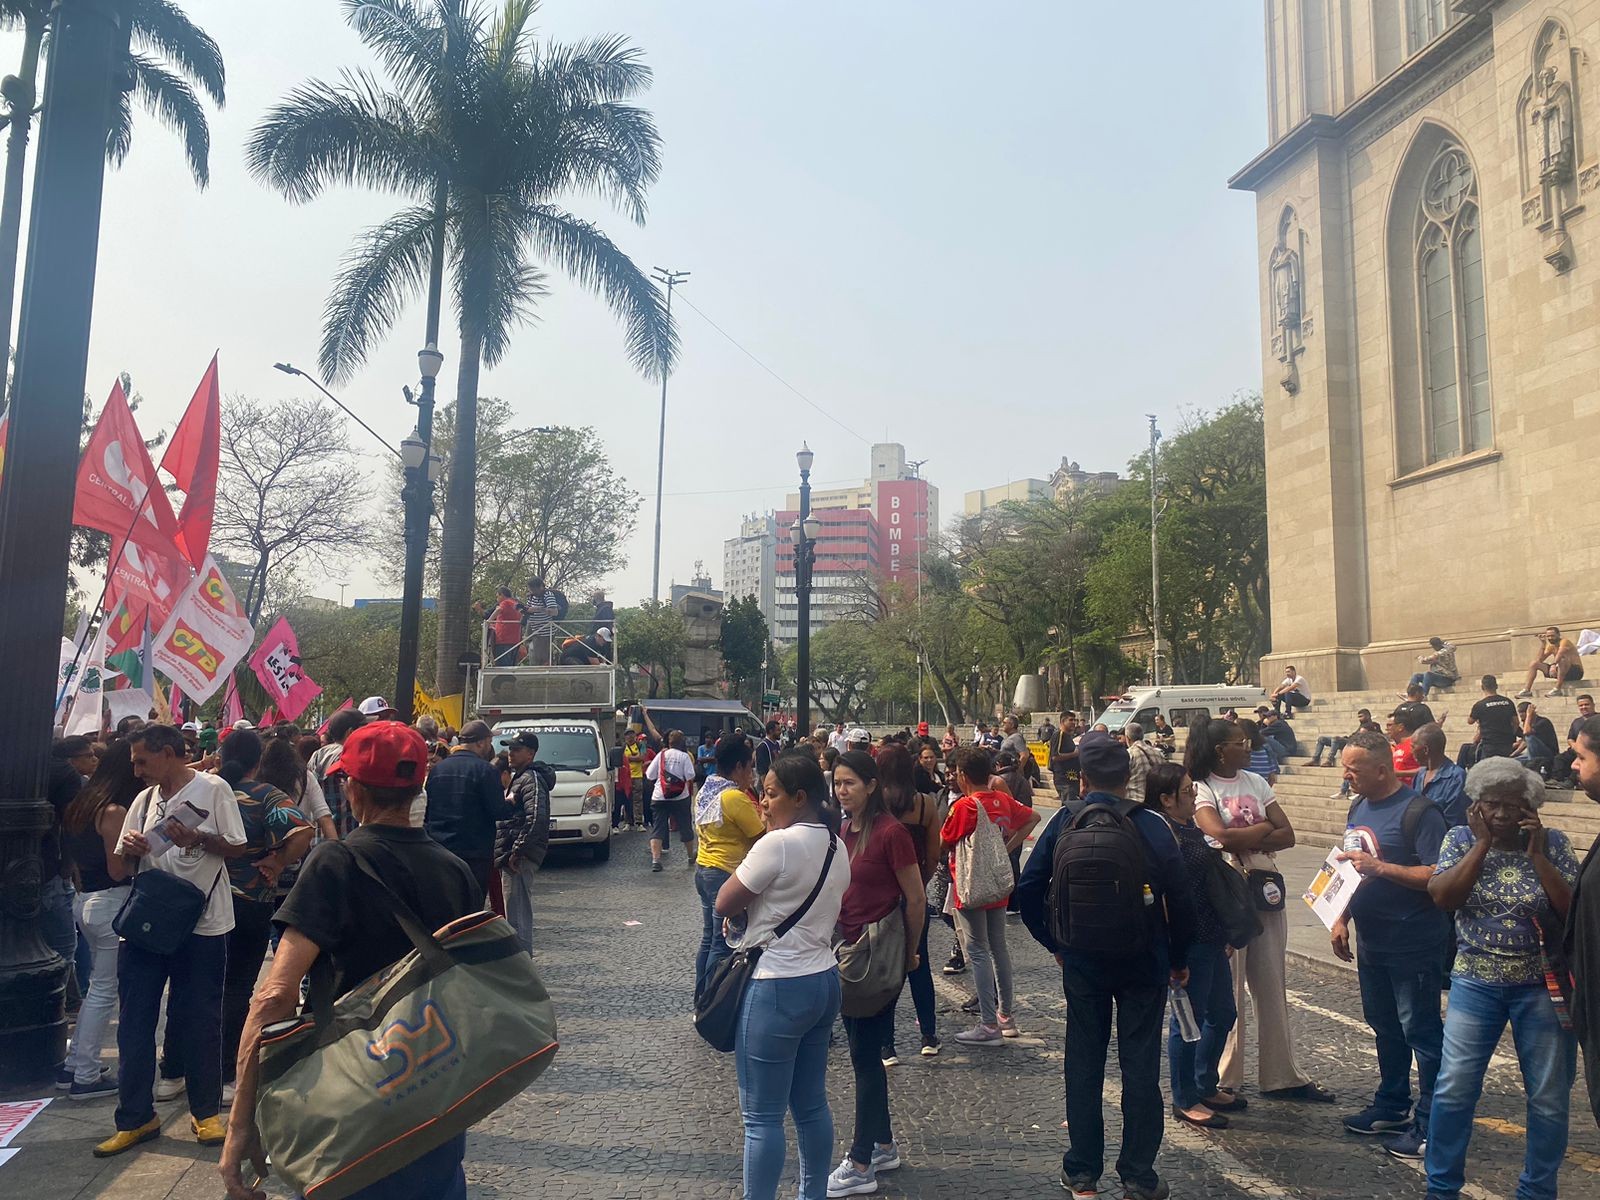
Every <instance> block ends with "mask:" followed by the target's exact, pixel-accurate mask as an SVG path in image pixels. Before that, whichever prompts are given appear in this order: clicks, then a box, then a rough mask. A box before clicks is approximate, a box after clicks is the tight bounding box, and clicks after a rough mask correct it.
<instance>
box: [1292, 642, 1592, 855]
mask: <svg viewBox="0 0 1600 1200" xmlns="http://www.w3.org/2000/svg"><path fill="white" fill-rule="evenodd" d="M1593 661H1594V660H1592V659H1590V660H1586V662H1593ZM1540 682H1542V683H1544V686H1543V687H1536V688H1535V689H1534V699H1533V703H1534V704H1535V706H1537V708H1538V710H1539V713H1540V715H1542V716H1544V717H1547V718H1549V720H1550V723H1551V724H1552V725H1554V726H1555V729H1556V737H1557V739H1558V740H1559V741H1560V742H1561V745H1560V747H1558V749H1562V750H1564V749H1566V736H1567V727H1568V726H1569V725H1571V724H1572V720H1573V718H1574V717H1576V716H1577V715H1578V707H1577V703H1576V701H1575V700H1574V699H1573V697H1574V696H1576V695H1577V694H1579V693H1580V692H1584V691H1585V690H1588V691H1590V692H1591V693H1592V694H1594V695H1596V696H1597V697H1600V682H1596V683H1595V685H1594V686H1593V687H1592V688H1586V685H1585V684H1584V683H1581V682H1580V683H1579V684H1576V685H1574V686H1572V687H1570V688H1569V689H1568V690H1569V691H1570V692H1571V693H1572V694H1571V695H1568V696H1556V697H1546V696H1545V695H1544V693H1545V692H1546V691H1548V690H1549V689H1550V685H1549V683H1547V682H1544V681H1540ZM1518 686H1519V681H1517V680H1507V681H1506V683H1505V686H1504V687H1503V688H1502V692H1503V693H1504V694H1506V695H1510V694H1512V693H1513V692H1515V691H1516V690H1517V688H1518ZM1481 695H1482V693H1481V692H1480V691H1479V690H1478V688H1477V686H1476V684H1475V683H1473V684H1468V683H1466V682H1463V683H1461V684H1458V685H1457V686H1456V687H1455V689H1453V690H1451V691H1444V692H1440V691H1437V690H1436V691H1435V692H1434V693H1433V695H1432V696H1431V697H1430V698H1429V700H1428V706H1429V707H1430V708H1432V709H1433V714H1434V717H1435V719H1438V718H1441V717H1442V718H1443V719H1444V732H1445V738H1446V739H1447V740H1446V750H1447V752H1448V753H1449V755H1450V756H1451V758H1454V757H1455V753H1456V750H1457V748H1458V747H1459V746H1460V745H1461V743H1462V742H1463V741H1470V740H1471V739H1472V727H1471V726H1470V725H1468V724H1467V713H1468V712H1470V711H1471V709H1472V706H1473V704H1475V703H1476V702H1477V701H1478V699H1479V698H1480V697H1481ZM1400 702H1401V696H1400V694H1399V689H1397V688H1395V689H1390V690H1388V691H1374V692H1336V693H1334V694H1333V695H1331V696H1328V697H1326V698H1323V697H1319V698H1317V699H1316V700H1313V701H1312V703H1311V706H1310V707H1309V708H1302V709H1299V710H1298V711H1297V712H1296V715H1295V717H1294V720H1293V721H1292V722H1291V724H1292V725H1293V726H1294V731H1295V735H1296V738H1297V740H1298V742H1299V746H1298V750H1299V752H1300V753H1299V754H1298V755H1295V756H1291V757H1290V758H1289V759H1288V761H1287V762H1285V763H1284V765H1283V771H1282V774H1280V775H1279V777H1278V784H1277V788H1276V791H1277V795H1278V802H1279V803H1280V804H1281V805H1282V806H1283V810H1284V812H1285V813H1287V814H1288V816H1289V819H1290V821H1292V822H1293V823H1294V827H1295V832H1296V834H1297V835H1298V837H1299V840H1300V842H1301V843H1302V844H1304V845H1317V846H1334V845H1337V844H1338V843H1339V841H1340V839H1341V838H1342V837H1343V835H1344V826H1345V814H1346V813H1347V811H1348V810H1349V807H1350V805H1349V801H1348V800H1346V799H1342V798H1335V797H1334V793H1336V792H1337V791H1338V790H1339V784H1340V783H1341V782H1342V779H1343V775H1342V774H1341V772H1340V771H1339V770H1338V769H1337V768H1329V767H1313V766H1311V765H1310V762H1311V751H1312V749H1313V748H1314V747H1315V745H1316V742H1317V738H1319V737H1322V736H1328V737H1344V736H1346V735H1348V734H1349V733H1350V732H1351V731H1352V730H1353V729H1355V727H1356V716H1355V714H1356V710H1357V709H1361V708H1366V709H1370V710H1371V711H1372V719H1373V720H1375V721H1376V722H1377V723H1378V724H1379V726H1380V727H1381V726H1383V725H1384V724H1386V721H1385V718H1386V717H1387V716H1388V714H1389V713H1390V712H1392V711H1393V710H1394V707H1395V706H1396V705H1397V704H1399V703H1400ZM1323 761H1324V762H1326V761H1327V754H1326V752H1324V754H1323ZM1540 816H1541V818H1542V819H1543V820H1544V822H1545V823H1546V824H1547V825H1551V826H1553V827H1555V828H1557V829H1560V830H1562V831H1563V832H1564V833H1566V834H1567V836H1568V837H1570V838H1571V839H1572V843H1573V846H1574V848H1575V849H1576V850H1577V852H1578V854H1579V856H1580V857H1581V856H1582V855H1583V854H1584V853H1586V852H1587V851H1588V849H1589V847H1590V845H1591V844H1592V843H1593V842H1594V841H1595V839H1596V838H1597V837H1600V804H1595V803H1594V802H1592V801H1591V800H1589V798H1588V797H1587V796H1585V795H1584V794H1583V793H1582V792H1575V791H1566V790H1562V789H1559V788H1550V789H1548V792H1547V798H1546V800H1545V804H1544V807H1543V808H1542V809H1541V810H1540Z"/></svg>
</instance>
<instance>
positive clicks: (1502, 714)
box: [1467, 696, 1517, 750]
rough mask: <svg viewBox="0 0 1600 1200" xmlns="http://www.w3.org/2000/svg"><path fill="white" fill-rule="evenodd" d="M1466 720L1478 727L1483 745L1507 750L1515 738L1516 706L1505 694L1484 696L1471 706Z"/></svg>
mask: <svg viewBox="0 0 1600 1200" xmlns="http://www.w3.org/2000/svg"><path fill="white" fill-rule="evenodd" d="M1467 720H1468V721H1471V722H1472V723H1473V724H1474V725H1476V726H1477V727H1478V730H1479V740H1480V742H1481V743H1482V744H1483V745H1485V746H1496V747H1499V748H1500V749H1502V750H1509V749H1510V748H1511V743H1512V742H1514V741H1516V740H1517V706H1516V705H1515V704H1514V703H1512V701H1511V700H1510V699H1509V698H1507V697H1505V696H1485V697H1484V698H1483V699H1482V700H1479V701H1478V702H1477V703H1476V704H1474V705H1473V706H1472V711H1471V712H1470V713H1469V714H1467Z"/></svg>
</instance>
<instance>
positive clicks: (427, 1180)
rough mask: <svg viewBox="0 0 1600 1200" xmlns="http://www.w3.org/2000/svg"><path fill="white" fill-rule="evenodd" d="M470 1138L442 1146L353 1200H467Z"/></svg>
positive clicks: (460, 1136)
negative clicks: (465, 1164) (463, 1166)
mask: <svg viewBox="0 0 1600 1200" xmlns="http://www.w3.org/2000/svg"><path fill="white" fill-rule="evenodd" d="M466 1157H467V1135H466V1134H464V1133H458V1134H456V1136H455V1137H453V1138H451V1139H450V1140H449V1141H448V1142H446V1143H444V1145H442V1146H436V1147H434V1148H433V1149H432V1150H429V1151H428V1152H427V1153H426V1154H424V1155H423V1156H422V1157H421V1158H419V1159H416V1160H415V1161H413V1162H409V1163H407V1164H406V1165H405V1166H403V1167H401V1168H400V1169H399V1170H398V1171H396V1172H395V1173H394V1174H393V1175H385V1176H384V1177H383V1178H382V1179H380V1180H378V1181H377V1182H376V1183H369V1184H367V1186H366V1187H364V1188H362V1189H361V1190H360V1191H359V1192H351V1193H350V1197H349V1200H467V1176H466V1174H465V1172H463V1171H462V1170H461V1162H462V1160H463V1159H464V1158H466Z"/></svg>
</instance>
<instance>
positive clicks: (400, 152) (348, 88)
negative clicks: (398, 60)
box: [245, 72, 445, 203]
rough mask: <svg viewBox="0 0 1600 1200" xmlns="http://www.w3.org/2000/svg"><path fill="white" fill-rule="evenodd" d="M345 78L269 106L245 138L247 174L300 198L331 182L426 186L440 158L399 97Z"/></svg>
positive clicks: (421, 190)
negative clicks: (247, 137)
mask: <svg viewBox="0 0 1600 1200" xmlns="http://www.w3.org/2000/svg"><path fill="white" fill-rule="evenodd" d="M342 78H343V82H342V84H341V85H337V86H336V85H333V84H327V83H322V82H319V81H315V80H314V81H312V82H310V83H305V84H302V85H301V86H300V87H298V88H296V89H295V90H294V91H292V92H290V93H289V96H288V98H287V99H285V100H284V101H282V102H281V103H279V104H277V105H275V106H274V107H272V108H270V109H268V110H267V114H266V116H264V117H263V118H262V119H261V121H260V122H259V123H258V124H257V125H256V127H255V129H254V130H252V131H251V134H250V140H249V141H248V142H247V143H246V144H245V165H246V166H247V167H248V169H249V171H250V173H251V174H252V175H254V176H255V177H256V178H257V179H261V180H263V181H264V182H266V183H267V184H269V185H271V186H272V187H274V188H276V189H277V190H278V191H280V192H282V193H283V194H284V195H285V196H287V197H288V198H289V199H290V200H291V201H295V202H297V203H300V202H304V201H307V200H310V199H312V198H313V197H314V196H316V195H317V193H319V192H320V191H322V189H323V188H325V187H328V186H330V185H332V184H335V183H352V184H357V185H359V186H363V187H370V188H376V189H377V190H379V191H399V192H404V193H407V194H412V195H424V194H427V193H428V192H429V191H431V189H432V187H433V181H434V179H435V178H436V177H437V176H438V173H439V171H440V170H441V168H442V167H444V165H445V164H444V162H443V161H442V154H441V153H440V148H439V147H438V146H437V145H436V143H435V142H434V139H433V138H432V137H431V136H430V135H429V134H428V132H427V131H426V130H424V129H423V128H422V127H421V126H420V125H419V124H418V123H417V121H416V120H415V118H414V117H413V116H412V114H411V112H410V111H409V109H408V108H407V106H406V104H405V102H404V100H403V99H402V98H401V97H399V96H397V95H395V94H393V93H391V92H386V91H384V90H383V88H382V87H381V86H380V85H379V84H378V82H377V81H376V80H375V79H373V78H372V77H371V76H370V75H367V74H365V73H364V72H346V73H345V74H344V75H343V77H342Z"/></svg>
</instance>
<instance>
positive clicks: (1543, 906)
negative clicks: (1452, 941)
mask: <svg viewBox="0 0 1600 1200" xmlns="http://www.w3.org/2000/svg"><path fill="white" fill-rule="evenodd" d="M1467 796H1468V798H1469V799H1470V800H1471V806H1470V807H1469V808H1468V809H1467V824H1465V825H1458V826H1456V827H1455V828H1454V829H1452V830H1451V831H1450V832H1449V833H1448V834H1447V835H1446V836H1445V840H1444V845H1443V847H1442V848H1441V849H1440V851H1439V862H1438V865H1437V866H1436V867H1435V868H1434V875H1433V879H1432V880H1431V881H1430V882H1429V884H1428V894H1429V895H1430V896H1432V897H1433V901H1434V903H1435V904H1437V905H1438V906H1439V907H1440V908H1443V909H1448V910H1451V911H1453V912H1454V913H1455V914H1456V942H1457V951H1456V963H1455V968H1454V970H1452V972H1451V987H1450V1011H1449V1013H1448V1015H1447V1016H1446V1017H1445V1022H1444V1052H1443V1056H1442V1058H1441V1061H1440V1064H1439V1078H1438V1082H1437V1083H1436V1084H1435V1085H1434V1092H1433V1115H1432V1119H1431V1121H1430V1123H1429V1126H1428V1141H1427V1148H1426V1152H1425V1159H1424V1161H1425V1164H1426V1168H1427V1175H1428V1195H1429V1197H1438V1198H1439V1200H1444V1198H1445V1197H1454V1196H1458V1195H1459V1194H1460V1192H1461V1188H1462V1186H1463V1184H1464V1182H1465V1179H1466V1165H1467V1144H1468V1142H1470V1141H1471V1138H1472V1119H1473V1114H1474V1112H1475V1111H1476V1109H1477V1105H1478V1097H1479V1096H1480V1095H1481V1094H1482V1092H1483V1076H1484V1071H1485V1070H1486V1069H1487V1067H1488V1065H1489V1058H1490V1056H1491V1055H1492V1054H1493V1053H1494V1049H1495V1046H1496V1045H1497V1044H1498V1043H1499V1041H1500V1035H1501V1033H1503V1032H1504V1031H1505V1027H1506V1023H1507V1022H1508V1021H1509V1022H1510V1024H1511V1036H1512V1039H1513V1040H1514V1042H1515V1043H1516V1047H1517V1061H1518V1063H1519V1064H1520V1066H1521V1068H1522V1082H1523V1087H1524V1089H1525V1090H1526V1091H1527V1095H1528V1122H1527V1123H1528V1144H1527V1150H1526V1152H1525V1156H1524V1159H1523V1167H1522V1178H1521V1181H1520V1182H1519V1184H1518V1186H1517V1195H1518V1196H1519V1197H1523V1198H1524V1200H1545V1198H1546V1197H1554V1196H1555V1194H1556V1172H1557V1171H1559V1170H1560V1168H1561V1160H1562V1158H1563V1157H1564V1156H1565V1155H1566V1152H1567V1108H1568V1102H1569V1100H1570V1097H1571V1094H1572V1085H1573V1081H1574V1079H1575V1078H1576V1074H1577V1044H1576V1042H1575V1040H1574V1038H1573V1035H1572V1032H1571V1030H1570V1028H1563V1024H1564V1020H1563V1019H1564V1017H1565V1013H1564V1012H1559V1013H1558V1011H1557V1009H1556V1006H1555V1004H1554V1003H1553V1002H1552V999H1551V995H1550V992H1549V990H1548V989H1547V988H1546V986H1545V964H1544V956H1543V946H1544V943H1545V941H1546V939H1547V938H1548V937H1550V936H1555V937H1557V938H1559V930H1560V928H1561V924H1562V922H1563V920H1564V919H1565V917H1566V914H1567V908H1568V906H1569V905H1570V904H1571V902H1572V886H1573V884H1574V883H1575V882H1576V881H1577V878H1578V860H1577V857H1576V856H1575V855H1574V854H1573V851H1572V843H1571V842H1569V841H1568V840H1567V836H1566V835H1565V834H1564V833H1562V832H1561V831H1560V830H1559V829H1547V828H1546V827H1545V826H1544V824H1543V823H1542V822H1541V821H1540V820H1539V811H1538V810H1539V806H1540V805H1542V804H1543V803H1544V799H1545V790H1544V780H1542V779H1540V778H1539V776H1537V775H1535V774H1534V773H1533V772H1532V771H1530V770H1528V769H1527V768H1526V767H1524V766H1522V765H1521V764H1520V763H1518V762H1517V761H1516V760H1514V759H1510V758H1488V759H1484V760H1483V761H1482V762H1480V763H1478V765H1477V766H1475V767H1473V768H1472V770H1471V771H1469V772H1468V773H1467ZM1552 931H1555V932H1554V934H1552Z"/></svg>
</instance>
